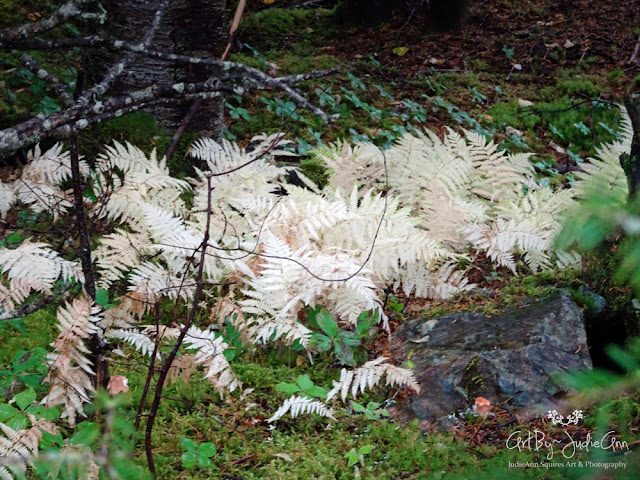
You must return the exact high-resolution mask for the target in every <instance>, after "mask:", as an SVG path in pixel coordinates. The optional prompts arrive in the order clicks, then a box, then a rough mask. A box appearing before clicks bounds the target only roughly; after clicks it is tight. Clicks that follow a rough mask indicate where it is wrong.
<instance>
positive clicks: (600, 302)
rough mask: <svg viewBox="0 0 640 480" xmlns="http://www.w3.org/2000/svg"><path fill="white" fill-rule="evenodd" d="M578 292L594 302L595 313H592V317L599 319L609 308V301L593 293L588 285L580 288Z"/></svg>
mask: <svg viewBox="0 0 640 480" xmlns="http://www.w3.org/2000/svg"><path fill="white" fill-rule="evenodd" d="M578 291H579V292H580V293H582V294H584V295H586V296H587V297H589V298H591V299H592V300H593V311H592V312H591V316H592V317H597V316H598V315H600V314H601V313H602V312H603V310H604V309H605V307H606V306H607V301H606V300H605V298H604V297H603V296H601V295H598V294H597V293H594V292H592V291H591V290H590V289H589V287H588V286H587V285H581V286H580V288H578Z"/></svg>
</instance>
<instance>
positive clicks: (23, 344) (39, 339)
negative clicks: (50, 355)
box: [0, 308, 58, 366]
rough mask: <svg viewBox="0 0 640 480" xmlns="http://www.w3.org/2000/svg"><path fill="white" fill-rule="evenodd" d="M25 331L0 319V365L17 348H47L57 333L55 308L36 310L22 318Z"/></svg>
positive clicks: (8, 360) (7, 360)
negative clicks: (0, 346)
mask: <svg viewBox="0 0 640 480" xmlns="http://www.w3.org/2000/svg"><path fill="white" fill-rule="evenodd" d="M23 322H24V329H25V331H24V332H22V331H20V329H19V328H16V327H15V326H12V325H11V323H10V322H9V321H4V320H3V321H0V345H2V348H1V349H0V366H2V365H6V364H8V363H9V362H10V361H11V359H12V358H13V356H14V355H15V353H16V352H17V351H18V350H27V351H28V350H32V349H34V348H36V347H43V348H47V349H48V348H49V344H50V343H51V342H53V340H54V339H55V338H56V335H57V334H58V330H57V328H56V324H57V319H56V313H55V308H48V309H43V310H38V311H37V312H35V313H32V314H31V315H27V316H26V317H24V318H23Z"/></svg>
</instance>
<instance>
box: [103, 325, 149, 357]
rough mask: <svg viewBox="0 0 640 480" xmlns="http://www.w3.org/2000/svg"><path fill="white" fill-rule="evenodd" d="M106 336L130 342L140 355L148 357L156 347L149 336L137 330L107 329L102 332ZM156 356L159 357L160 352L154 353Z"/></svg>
mask: <svg viewBox="0 0 640 480" xmlns="http://www.w3.org/2000/svg"><path fill="white" fill-rule="evenodd" d="M104 336H105V337H107V338H117V339H120V340H124V341H125V342H127V343H130V344H131V345H132V346H133V348H135V349H136V350H137V351H138V352H140V353H142V355H144V356H146V357H150V356H152V355H153V352H154V350H155V348H156V344H155V342H154V341H153V340H152V339H151V338H149V337H148V336H147V335H146V334H145V333H143V332H140V331H138V330H125V329H113V330H107V331H106V332H105V334H104ZM156 358H160V354H159V353H156Z"/></svg>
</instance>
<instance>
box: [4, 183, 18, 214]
mask: <svg viewBox="0 0 640 480" xmlns="http://www.w3.org/2000/svg"><path fill="white" fill-rule="evenodd" d="M17 199H18V197H17V196H16V192H15V186H14V185H12V184H9V183H5V182H3V181H0V219H1V220H4V219H5V218H6V216H7V212H9V210H11V208H12V207H13V205H14V204H15V203H16V200H17Z"/></svg>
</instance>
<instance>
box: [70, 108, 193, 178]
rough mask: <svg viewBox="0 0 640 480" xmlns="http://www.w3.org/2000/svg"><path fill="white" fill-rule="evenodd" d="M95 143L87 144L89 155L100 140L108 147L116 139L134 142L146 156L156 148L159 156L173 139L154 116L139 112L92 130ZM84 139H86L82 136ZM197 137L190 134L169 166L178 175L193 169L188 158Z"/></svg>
mask: <svg viewBox="0 0 640 480" xmlns="http://www.w3.org/2000/svg"><path fill="white" fill-rule="evenodd" d="M90 136H91V137H92V141H91V142H83V143H82V147H83V151H85V152H86V155H87V156H91V155H95V154H97V153H98V152H94V151H93V150H94V149H95V145H96V141H97V142H98V144H105V145H108V144H110V143H112V142H113V141H114V140H115V141H118V142H121V143H122V142H130V143H131V144H133V145H135V146H136V147H138V148H140V149H141V150H142V151H143V152H145V153H146V154H149V153H151V151H152V150H153V149H154V148H155V149H156V150H157V152H158V154H159V155H163V154H164V152H165V151H166V149H167V148H168V147H169V144H170V143H171V138H172V136H171V135H170V134H169V133H168V132H167V131H166V130H164V129H163V128H162V127H161V126H160V125H158V123H157V122H156V120H155V118H154V117H153V115H151V114H150V113H146V112H136V113H133V114H131V115H127V116H124V117H121V118H115V119H113V120H110V121H108V122H105V123H102V124H100V125H97V126H96V127H94V128H93V129H92V130H91V131H90ZM81 138H82V137H81ZM194 138H195V137H194V135H193V133H192V132H190V131H187V132H185V134H184V135H183V136H182V138H181V139H180V143H179V144H178V148H177V149H176V152H175V153H174V155H173V157H172V159H171V161H170V162H169V164H168V166H169V169H170V170H171V171H172V172H173V173H174V174H176V175H179V176H180V175H181V174H184V173H185V172H187V171H189V169H190V162H189V161H185V159H184V157H185V155H186V152H187V150H188V149H189V147H190V145H191V143H193V140H194Z"/></svg>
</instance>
